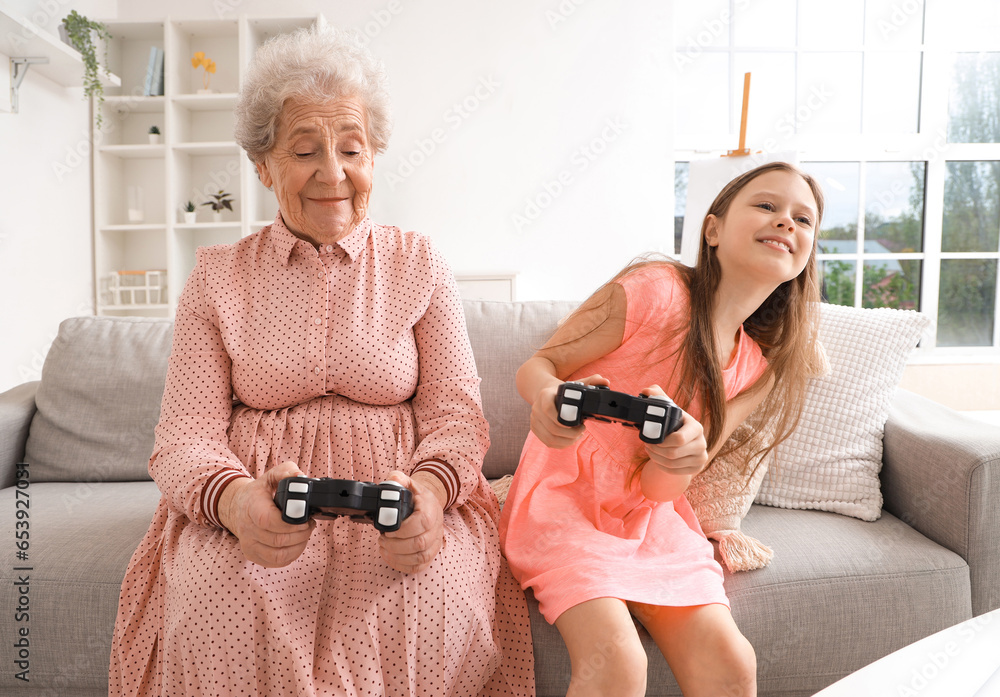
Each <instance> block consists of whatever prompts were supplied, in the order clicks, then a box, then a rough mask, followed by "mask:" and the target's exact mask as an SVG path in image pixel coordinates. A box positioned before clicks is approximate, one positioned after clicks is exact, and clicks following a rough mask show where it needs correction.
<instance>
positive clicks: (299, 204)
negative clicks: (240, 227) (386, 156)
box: [257, 98, 373, 244]
mask: <svg viewBox="0 0 1000 697" xmlns="http://www.w3.org/2000/svg"><path fill="white" fill-rule="evenodd" d="M372 167H373V160H372V151H371V148H370V147H369V144H368V131H367V128H366V121H365V112H364V108H363V106H362V104H361V102H360V101H358V100H357V99H353V98H345V99H334V100H331V101H328V102H310V101H299V100H295V99H290V100H288V101H287V102H285V106H284V108H283V109H282V112H281V116H280V117H279V120H278V133H277V138H276V140H275V144H274V147H273V148H271V150H270V152H268V153H267V155H265V156H264V159H263V161H262V162H258V163H257V171H258V173H259V174H260V180H261V182H262V183H263V184H264V186H266V187H269V188H271V187H273V188H274V193H275V195H276V196H277V198H278V206H279V208H280V210H281V217H282V220H284V222H285V225H286V226H287V227H288V229H289V230H291V231H292V232H293V233H294V234H295V235H296V236H298V237H301V238H303V239H305V240H308V241H310V242H313V243H316V244H319V243H331V242H336V241H337V240H339V239H340V238H342V237H344V236H346V235H348V234H349V233H350V232H351V231H352V230H353V229H354V227H355V226H356V225H357V224H358V223H360V222H361V221H362V220H363V219H364V217H365V216H366V215H367V213H368V196H369V194H370V193H371V188H372Z"/></svg>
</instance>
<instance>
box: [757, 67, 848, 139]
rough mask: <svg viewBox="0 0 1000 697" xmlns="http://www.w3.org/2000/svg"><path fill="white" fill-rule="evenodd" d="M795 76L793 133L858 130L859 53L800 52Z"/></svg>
mask: <svg viewBox="0 0 1000 697" xmlns="http://www.w3.org/2000/svg"><path fill="white" fill-rule="evenodd" d="M798 78H799V79H798V90H797V91H796V92H797V94H796V105H795V123H796V132H798V133H860V132H861V54H860V53H804V54H801V57H800V59H799V73H798ZM785 89H788V88H787V86H786V87H785ZM767 94H769V95H770V94H771V93H770V92H768V93H767Z"/></svg>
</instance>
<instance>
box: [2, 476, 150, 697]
mask: <svg viewBox="0 0 1000 697" xmlns="http://www.w3.org/2000/svg"><path fill="white" fill-rule="evenodd" d="M27 491H28V495H29V499H28V500H29V501H30V509H29V512H30V518H29V519H28V520H29V522H30V528H29V532H30V537H29V543H30V544H29V548H28V550H27V554H28V559H27V560H18V559H16V558H15V549H14V545H13V540H14V525H15V521H14V514H13V512H14V510H15V500H14V496H15V489H14V488H13V487H11V488H7V489H4V490H2V491H0V510H3V511H8V512H10V515H4V516H3V522H2V524H0V530H3V539H4V540H5V541H7V540H9V541H11V543H10V544H5V545H4V546H3V552H2V554H0V607H3V608H5V611H6V610H9V611H10V612H11V618H12V619H14V610H15V608H16V607H17V606H18V604H19V598H20V597H21V595H22V593H21V592H20V589H19V587H18V583H17V581H18V578H19V577H22V576H25V575H27V576H28V586H27V589H28V593H27V598H28V607H29V610H28V619H27V621H24V622H21V621H15V622H14V624H13V626H14V627H16V628H21V627H26V628H28V630H29V631H28V640H29V643H30V646H29V647H28V650H29V652H30V658H29V663H30V674H29V675H30V680H31V682H30V685H31V686H32V687H35V688H47V689H49V690H50V691H51V692H52V694H57V693H58V694H86V691H87V690H94V691H95V694H105V695H106V694H107V691H108V685H107V682H108V660H109V657H110V655H111V635H112V631H113V629H114V622H115V615H116V614H117V611H118V593H119V590H120V589H121V583H122V579H123V578H124V576H125V568H126V567H127V566H128V562H129V559H130V558H131V557H132V552H134V551H135V548H136V547H137V546H138V544H139V540H141V539H142V536H143V535H144V534H145V533H146V529H147V528H148V527H149V523H150V521H151V520H152V518H153V511H154V510H155V509H156V504H157V501H159V499H160V493H159V491H158V490H157V488H156V485H155V484H154V483H153V482H151V481H147V482H106V483H96V484H92V483H89V482H65V483H63V482H48V483H32V484H31V485H30V486H29V487H28V489H27ZM15 567H30V569H31V570H30V571H19V570H15ZM4 626H5V627H7V626H8V625H4ZM7 639H10V641H8V640H7ZM15 639H16V637H14V636H13V635H12V636H9V637H4V641H3V642H0V663H2V664H3V665H4V666H5V667H6V668H5V670H3V671H0V694H7V693H9V694H15V693H16V692H17V688H22V687H24V684H23V683H22V682H21V681H20V680H17V679H16V678H15V677H14V673H15V671H14V670H13V669H12V667H13V666H14V663H13V661H14V660H15V655H14V652H15V651H16V650H17V649H16V647H15V646H14V640H15ZM56 688H58V690H57V689H56ZM66 688H73V690H78V691H79V692H74V691H73V690H67V689H66Z"/></svg>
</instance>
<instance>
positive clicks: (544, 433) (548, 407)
mask: <svg viewBox="0 0 1000 697" xmlns="http://www.w3.org/2000/svg"><path fill="white" fill-rule="evenodd" d="M580 382H582V383H584V384H585V385H609V384H610V383H609V382H608V381H607V380H606V379H605V378H603V377H601V376H600V375H591V376H590V377H586V378H584V379H583V380H581V381H580ZM561 384H562V383H560V382H555V383H553V384H552V385H551V386H549V387H544V388H542V389H541V390H539V392H538V396H537V397H535V402H534V404H532V405H531V432H532V433H534V434H535V437H536V438H538V440H540V441H542V443H544V444H545V445H547V446H548V447H550V448H558V449H561V448H568V447H569V446H571V445H573V443H575V442H576V441H577V440H579V439H580V436H582V435H583V424H581V425H579V426H564V425H563V424H561V423H559V414H558V412H557V411H556V393H557V392H558V391H559V385H561Z"/></svg>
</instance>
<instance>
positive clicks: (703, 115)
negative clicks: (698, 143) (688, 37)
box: [674, 51, 743, 135]
mask: <svg viewBox="0 0 1000 697" xmlns="http://www.w3.org/2000/svg"><path fill="white" fill-rule="evenodd" d="M675 56H676V57H677V61H676V62H677V73H676V75H677V83H676V84H677V99H676V101H675V105H674V127H675V128H676V130H677V133H690V134H712V135H718V134H719V133H730V132H731V131H730V130H729V56H728V54H725V53H701V54H699V55H698V56H696V57H695V58H691V59H688V58H685V57H684V52H683V51H678V52H677V53H676V54H675ZM741 75H742V74H741ZM740 84H741V85H742V84H743V81H742V80H741V81H740ZM736 123H737V124H738V123H739V121H738V120H737V122H736Z"/></svg>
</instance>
